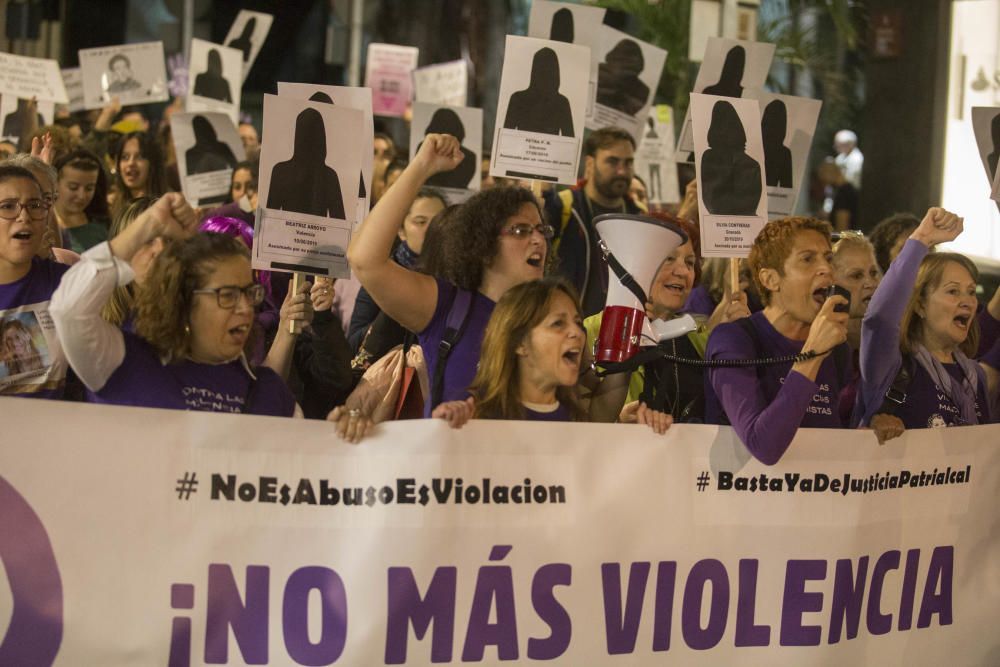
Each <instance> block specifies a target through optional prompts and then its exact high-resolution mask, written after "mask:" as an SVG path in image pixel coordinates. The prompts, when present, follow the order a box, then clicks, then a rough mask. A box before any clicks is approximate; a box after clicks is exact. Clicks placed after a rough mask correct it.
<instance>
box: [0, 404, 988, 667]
mask: <svg viewBox="0 0 1000 667" xmlns="http://www.w3.org/2000/svg"><path fill="white" fill-rule="evenodd" d="M207 398H209V399H210V398H211V397H207ZM3 400H5V401H10V403H9V405H10V406H11V407H10V411H11V412H12V414H16V415H17V416H18V418H17V419H14V420H10V421H9V423H7V424H5V429H6V430H5V433H4V435H5V442H6V443H8V446H5V447H2V448H0V471H2V473H0V474H2V476H0V520H2V524H0V525H3V526H5V527H6V528H8V529H6V530H4V531H0V557H2V559H3V564H4V569H3V570H2V575H0V580H5V583H6V584H7V585H5V586H2V587H0V633H4V631H5V640H4V642H3V644H2V645H0V663H2V664H5V665H6V664H11V665H15V664H16V665H55V667H62V666H63V665H67V666H68V665H102V666H104V667H121V666H124V665H129V666H131V665H137V664H142V665H166V664H169V665H171V666H172V667H187V666H188V665H196V664H230V665H236V664H259V665H329V664H333V665H382V664H403V663H405V664H420V665H427V664H432V663H450V664H455V663H463V664H464V663H471V662H478V663H481V664H499V663H500V662H508V663H511V664H528V663H531V664H535V663H537V662H540V661H553V662H554V663H556V664H566V665H587V666H588V667H599V666H601V665H622V664H628V665H636V666H640V667H641V666H645V665H662V664H664V663H665V662H669V663H671V664H680V665H695V666H699V665H705V666H708V665H731V666H734V667H740V666H743V665H747V666H750V665H764V664H766V665H769V666H772V667H791V666H795V667H800V666H801V665H887V666H893V665H898V666H900V667H902V666H905V667H924V666H927V667H931V666H937V665H942V664H961V665H990V664H993V662H994V658H995V656H996V655H997V653H998V651H1000V640H998V639H997V635H996V632H995V631H994V629H993V626H994V625H995V619H996V617H997V614H998V613H1000V589H998V588H997V586H996V585H995V582H996V577H997V574H998V572H1000V515H998V513H997V512H996V507H995V505H996V502H995V499H996V489H997V488H998V485H1000V449H998V448H997V447H995V446H986V445H988V444H989V443H994V442H996V441H997V439H998V438H1000V427H998V426H972V427H964V428H957V429H948V430H947V431H943V430H939V429H925V430H917V431H908V432H907V433H906V434H904V435H903V437H902V438H900V439H898V440H893V441H892V442H890V443H888V444H886V445H885V446H882V447H879V446H878V445H877V444H876V442H875V437H874V435H873V434H872V433H871V432H870V431H860V430H841V431H831V430H821V429H802V430H800V431H799V433H798V435H797V436H796V438H795V440H794V442H793V443H792V445H791V447H790V448H789V450H788V452H787V453H786V454H785V456H784V457H783V458H782V460H781V462H779V463H778V464H777V465H775V466H764V465H762V464H760V463H758V462H756V461H754V460H752V459H750V458H749V456H748V455H747V452H746V450H745V449H744V448H743V446H742V445H741V444H740V443H739V441H738V440H737V439H736V438H735V437H734V435H733V432H732V431H731V430H730V429H729V428H725V427H713V426H699V425H675V426H673V427H672V428H671V429H670V430H669V431H668V432H667V434H666V435H665V436H656V435H654V434H653V433H651V432H650V430H649V429H647V428H645V427H642V426H635V425H632V426H629V425H621V424H605V425H595V424H568V423H565V424H548V423H527V422H498V421H473V422H471V423H469V424H468V425H466V426H465V427H464V428H463V429H461V430H459V431H454V430H451V429H449V428H448V427H447V425H446V424H445V423H444V422H442V421H440V420H424V421H408V422H399V423H389V424H383V425H381V426H379V427H378V428H377V429H376V432H375V434H374V436H373V437H372V439H371V440H370V441H368V442H366V443H364V444H362V445H360V446H357V445H348V444H345V443H342V442H338V441H337V439H336V436H334V435H333V434H332V432H331V425H330V424H327V423H323V422H304V421H301V420H292V419H277V418H268V417H254V416H250V415H224V414H206V413H199V412H181V411H165V410H150V409H139V408H119V407H111V406H97V405H83V404H73V403H62V402H55V401H32V400H27V399H3ZM151 423H155V424H156V428H155V429H151V428H149V425H150V424H151ZM609 443H614V446H613V447H609ZM12 526H16V529H11V527H12Z"/></svg>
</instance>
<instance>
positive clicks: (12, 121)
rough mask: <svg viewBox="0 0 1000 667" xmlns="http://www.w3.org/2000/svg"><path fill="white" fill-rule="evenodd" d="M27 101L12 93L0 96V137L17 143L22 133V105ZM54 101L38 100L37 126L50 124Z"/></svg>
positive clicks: (52, 116)
mask: <svg viewBox="0 0 1000 667" xmlns="http://www.w3.org/2000/svg"><path fill="white" fill-rule="evenodd" d="M28 103H29V101H28V100H26V99H24V98H19V97H15V96H13V95H3V96H0V123H2V124H0V138H2V139H6V140H7V141H13V142H14V143H17V140H18V139H19V138H20V137H21V135H22V134H23V133H24V121H25V120H26V119H25V117H24V111H23V109H24V107H25V106H27V104H28ZM55 109H56V103H55V102H52V101H46V102H38V106H37V108H36V112H35V113H36V115H37V118H36V120H37V122H38V127H39V128H41V127H42V126H44V125H51V124H52V121H53V120H54V119H55Z"/></svg>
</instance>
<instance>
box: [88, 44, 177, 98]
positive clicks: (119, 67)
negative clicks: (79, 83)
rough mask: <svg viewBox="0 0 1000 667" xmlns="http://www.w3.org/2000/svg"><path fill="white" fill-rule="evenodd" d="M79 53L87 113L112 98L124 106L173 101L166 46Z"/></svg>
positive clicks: (130, 46) (126, 46) (127, 46)
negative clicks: (170, 96) (168, 77)
mask: <svg viewBox="0 0 1000 667" xmlns="http://www.w3.org/2000/svg"><path fill="white" fill-rule="evenodd" d="M79 53H80V70H81V72H82V73H83V96H84V105H85V107H86V108H87V109H100V108H101V107H103V106H104V105H105V104H107V103H108V102H109V101H110V100H111V98H112V97H117V98H118V99H119V100H120V101H121V103H122V105H129V104H150V103H152V102H166V101H167V100H168V99H169V92H168V91H167V66H166V63H165V61H164V59H163V42H142V43H139V44H119V45H117V46H100V47H97V48H93V49H80V52H79Z"/></svg>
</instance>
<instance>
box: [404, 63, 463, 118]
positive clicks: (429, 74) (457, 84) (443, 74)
mask: <svg viewBox="0 0 1000 667" xmlns="http://www.w3.org/2000/svg"><path fill="white" fill-rule="evenodd" d="M413 91H414V99H415V101H417V102H426V103H427V104H443V105H446V106H450V107H464V106H465V105H466V104H467V103H468V91H469V65H468V63H466V62H465V61H464V60H453V61H452V62H448V63H439V64H437V65H431V66H430V67H421V68H419V69H415V70H413Z"/></svg>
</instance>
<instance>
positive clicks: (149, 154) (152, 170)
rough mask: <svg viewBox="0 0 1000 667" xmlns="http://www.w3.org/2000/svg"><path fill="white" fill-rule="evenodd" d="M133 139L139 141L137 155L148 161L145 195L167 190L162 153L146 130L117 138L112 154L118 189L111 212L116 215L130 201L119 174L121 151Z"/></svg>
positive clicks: (158, 194) (153, 194) (150, 195)
mask: <svg viewBox="0 0 1000 667" xmlns="http://www.w3.org/2000/svg"><path fill="white" fill-rule="evenodd" d="M132 139H135V140H136V141H137V142H138V143H139V155H140V156H142V157H143V158H144V159H146V160H147V161H148V162H149V177H148V178H147V179H146V192H145V193H143V194H144V195H145V196H147V197H159V196H160V195H162V194H163V193H164V192H166V191H167V186H166V181H165V175H164V173H163V166H164V163H163V154H162V152H161V151H160V145H159V144H158V143H157V142H156V140H155V139H153V137H152V136H151V135H149V134H147V133H146V132H130V133H128V134H126V135H124V136H123V137H122V138H121V139H119V141H118V144H117V145H116V146H115V152H114V155H113V156H112V157H113V158H114V161H115V187H116V188H117V189H118V193H119V195H118V200H117V202H116V203H115V210H114V211H113V214H114V215H115V216H117V214H118V213H120V212H121V211H123V210H124V209H125V207H126V206H128V204H130V203H131V202H132V195H131V193H129V190H128V188H127V187H126V186H125V181H124V180H122V174H121V159H122V152H124V150H125V146H126V145H127V144H128V142H129V141H131V140H132Z"/></svg>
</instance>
